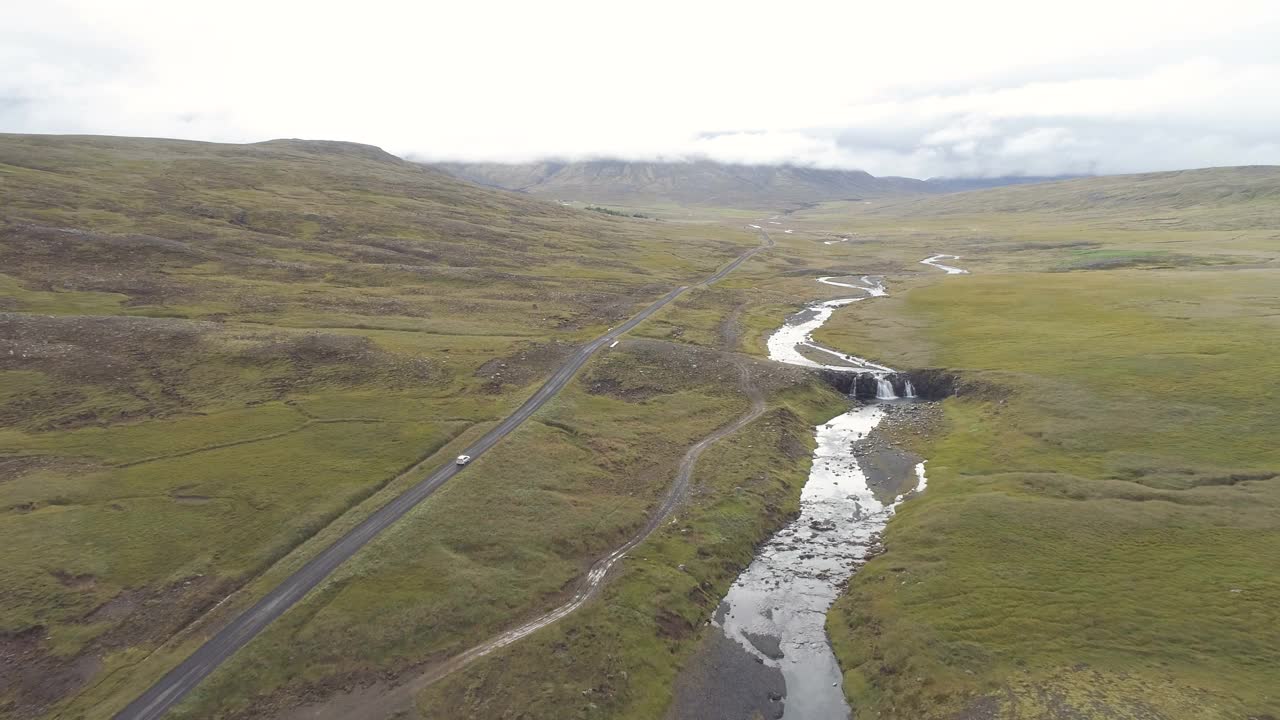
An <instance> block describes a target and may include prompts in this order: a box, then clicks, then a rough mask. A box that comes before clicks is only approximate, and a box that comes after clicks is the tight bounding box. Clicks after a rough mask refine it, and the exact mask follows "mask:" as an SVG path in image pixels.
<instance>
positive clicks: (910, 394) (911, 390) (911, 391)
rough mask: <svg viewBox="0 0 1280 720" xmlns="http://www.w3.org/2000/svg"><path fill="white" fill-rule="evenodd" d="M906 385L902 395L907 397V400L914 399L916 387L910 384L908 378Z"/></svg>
mask: <svg viewBox="0 0 1280 720" xmlns="http://www.w3.org/2000/svg"><path fill="white" fill-rule="evenodd" d="M906 383H907V387H906V389H905V390H903V393H902V394H903V395H904V396H906V397H909V398H913V397H915V396H916V386H915V385H912V384H911V379H910V378H908V379H907V380H906Z"/></svg>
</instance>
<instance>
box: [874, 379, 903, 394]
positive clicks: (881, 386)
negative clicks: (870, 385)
mask: <svg viewBox="0 0 1280 720" xmlns="http://www.w3.org/2000/svg"><path fill="white" fill-rule="evenodd" d="M876 399H877V400H896V399H898V394H897V393H895V392H894V391H893V382H892V381H890V380H889V378H888V377H885V376H883V375H877V376H876Z"/></svg>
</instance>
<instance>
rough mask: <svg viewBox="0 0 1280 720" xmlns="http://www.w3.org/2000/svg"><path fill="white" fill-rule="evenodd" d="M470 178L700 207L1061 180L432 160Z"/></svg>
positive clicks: (703, 163)
mask: <svg viewBox="0 0 1280 720" xmlns="http://www.w3.org/2000/svg"><path fill="white" fill-rule="evenodd" d="M426 164H427V165H428V166H430V167H434V168H437V169H439V170H442V171H444V172H446V173H449V174H450V175H453V176H454V177H457V178H460V179H463V180H468V181H470V182H473V183H476V184H479V185H486V186H490V187H497V188H501V189H504V190H514V191H516V192H523V193H528V194H533V195H547V196H552V197H554V198H556V199H560V200H582V201H585V202H606V203H608V202H614V203H629V202H674V203H677V204H682V203H687V204H694V205H746V206H770V207H772V206H774V205H777V204H779V203H781V204H795V203H808V202H821V201H828V200H860V199H863V198H879V197H887V196H903V195H931V194H939V193H948V192H961V191H965V190H973V189H980V188H987V187H998V186H1003V185H1015V184H1026V183H1035V182H1051V181H1055V180H1061V179H1064V178H1058V177H1005V178H931V179H928V180H919V179H916V178H908V177H898V176H884V177H877V176H874V175H872V174H870V173H868V172H866V171H864V170H833V169H825V168H814V167H805V166H800V165H790V164H783V165H745V164H727V163H718V162H714V161H711V160H690V161H681V162H652V161H628V160H616V159H596V160H582V161H565V160H542V161H537V162H530V163H488V162H485V163H467V162H439V163H426Z"/></svg>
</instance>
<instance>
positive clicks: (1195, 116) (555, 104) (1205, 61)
mask: <svg viewBox="0 0 1280 720" xmlns="http://www.w3.org/2000/svg"><path fill="white" fill-rule="evenodd" d="M0 68H4V71H3V72H2V73H0V131H2V132H20V133H91V134H107V135H133V136H157V137H176V138H187V139H195V140H210V141H217V142H254V141H259V140H266V139H271V138H279V137H302V138H311V139H328V140H350V141H355V142H363V143H370V144H373V145H377V146H379V147H382V148H384V149H386V150H388V151H390V152H393V153H395V154H397V155H401V156H404V157H411V158H414V159H423V160H473V161H475V160H484V161H503V162H525V161H531V160H537V159H544V158H557V159H565V160H574V159H586V158H597V157H616V158H622V159H643V160H683V159H693V158H709V159H713V160H718V161H723V162H735V163H752V164H757V163H758V164H779V163H791V164H797V165H805V166H815V167H826V168H845V169H861V170H867V171H869V172H871V173H873V174H876V175H904V176H910V177H922V178H923V177H940V176H945V177H961V176H963V177H993V176H1002V175H1059V174H1112V173H1126V172H1142V171H1152V170H1173V169H1183V168H1193V167H1208V166H1220V165H1248V164H1280V2H1275V1H1274V0H1267V1H1256V0H1215V2H1213V3H1204V2H1195V3H1191V2H1180V0H1160V1H1159V2H1148V1H1146V0H1105V1H1096V0H1072V2H1060V3H1054V4H1052V5H1050V4H1048V3H1037V2H1028V1H1027V0H1018V1H1017V2H1006V1H1004V0H966V1H965V2H956V1H955V0H950V1H949V2H932V1H930V0H920V1H918V2H899V3H890V2H875V3H870V2H853V1H846V2H812V1H809V0H788V1H787V2H776V1H775V2H769V3H756V2H748V1H746V0H738V1H736V2H720V1H719V0H703V1H699V0H680V1H678V2H671V1H668V0H646V1H645V2H632V3H626V4H623V3H616V2H614V3H609V2H599V0H595V1H593V2H577V1H576V0H526V1H525V2H490V1H486V0H465V1H459V0H453V1H449V2H445V1H443V0H425V1H420V2H412V3H397V2H385V1H383V0H361V1H360V2H351V1H350V0H348V1H347V2H342V3H329V2H324V1H323V0H308V1H307V2H293V1H292V0H254V1H253V2H246V1H244V0H223V1H221V2H217V3H208V2H187V1H184V0H169V1H168V2H150V1H142V0H113V1H112V2H110V3H107V2H102V0H45V1H44V2H39V3H36V2H14V3H12V5H11V6H10V7H8V8H6V10H5V22H4V23H3V25H0Z"/></svg>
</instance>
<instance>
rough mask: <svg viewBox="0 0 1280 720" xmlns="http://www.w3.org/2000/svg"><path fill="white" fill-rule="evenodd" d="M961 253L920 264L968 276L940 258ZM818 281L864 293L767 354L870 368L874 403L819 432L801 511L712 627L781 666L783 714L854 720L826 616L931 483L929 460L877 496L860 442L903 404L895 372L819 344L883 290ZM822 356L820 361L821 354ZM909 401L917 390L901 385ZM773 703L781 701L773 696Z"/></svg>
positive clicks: (867, 281) (833, 366)
mask: <svg viewBox="0 0 1280 720" xmlns="http://www.w3.org/2000/svg"><path fill="white" fill-rule="evenodd" d="M940 259H958V258H955V256H944V255H936V256H933V257H931V258H927V259H926V260H924V261H922V262H924V263H925V264H927V265H931V266H933V267H937V268H938V269H940V270H943V271H945V272H947V273H948V274H959V273H963V272H965V271H964V270H961V269H959V268H953V267H950V266H946V265H941V264H938V262H937V261H938V260H940ZM817 281H818V282H820V283H823V284H825V285H831V286H835V287H844V288H850V289H853V290H858V291H861V293H862V294H861V295H860V296H858V297H851V298H842V299H837V300H826V301H822V302H817V303H814V304H812V305H810V306H809V307H807V308H805V309H804V310H802V311H800V312H799V313H796V314H795V315H793V316H791V317H790V318H788V319H787V321H786V323H785V324H784V325H783V326H782V327H781V328H779V329H778V330H777V331H775V332H774V333H773V335H771V336H770V337H769V340H768V348H769V358H770V359H771V360H776V361H778V362H784V363H788V364H791V365H800V366H803V367H811V368H823V369H826V370H832V371H837V372H849V373H856V374H858V375H864V374H869V375H871V376H873V377H874V378H875V379H876V383H877V392H876V397H877V401H876V402H874V403H871V404H867V405H861V406H857V407H854V408H853V409H851V410H849V411H848V412H845V413H843V414H840V415H837V416H836V417H834V418H832V419H831V420H829V421H828V422H826V423H823V424H822V425H819V426H817V427H816V428H815V434H816V438H817V448H816V449H815V450H814V453H813V464H812V466H811V468H810V470H809V479H808V481H807V482H806V483H805V486H804V489H803V491H802V492H801V496H800V516H799V517H798V518H796V519H795V520H794V521H792V522H791V523H790V524H788V525H787V526H786V527H784V528H783V529H782V530H780V531H779V532H778V533H777V534H775V535H774V536H773V537H772V538H770V540H769V541H768V542H767V543H766V544H765V545H764V546H763V547H762V548H761V550H760V551H759V553H758V554H757V555H756V557H755V559H754V560H753V561H752V563H751V565H750V566H749V567H748V568H747V569H746V571H744V572H743V573H742V574H741V575H740V576H738V579H737V580H736V581H734V584H733V586H732V587H731V588H730V589H729V592H728V593H727V594H726V596H725V598H724V600H723V601H722V602H721V604H720V607H719V608H718V609H717V611H716V614H715V617H714V619H713V621H712V622H713V623H714V624H715V625H716V626H718V627H719V628H720V629H721V630H722V631H723V632H724V634H725V636H726V637H728V638H729V639H730V640H733V641H734V642H736V643H738V644H739V645H740V646H741V647H742V648H743V649H744V650H746V651H747V652H748V653H750V654H751V655H752V656H754V657H755V658H756V659H757V661H758V662H760V663H762V664H764V665H766V666H769V667H772V668H777V670H778V671H780V672H781V673H782V677H783V681H784V682H785V686H786V693H785V696H784V698H783V703H784V704H783V705H782V711H783V714H782V715H781V717H785V718H788V719H790V720H833V719H835V718H848V717H849V715H850V709H849V706H848V704H847V703H846V702H845V697H844V691H843V689H842V688H841V674H840V667H839V664H838V663H837V662H836V658H835V654H834V653H833V652H832V650H831V645H830V642H829V641H828V638H827V633H826V615H827V610H828V609H829V608H830V607H831V604H832V603H833V602H835V600H836V598H837V597H838V596H839V594H840V589H841V588H842V587H843V586H844V584H845V582H846V581H847V580H848V579H849V578H850V577H851V576H852V575H853V573H854V572H855V571H856V570H857V569H858V567H859V566H861V565H862V563H863V562H865V561H866V559H867V555H868V551H869V549H870V548H872V547H874V546H875V545H876V544H877V543H878V538H879V535H880V532H881V531H882V530H883V529H884V526H885V523H887V522H888V520H889V518H890V517H892V516H893V513H894V509H895V508H896V507H897V505H898V503H900V502H901V501H902V500H903V497H904V495H905V494H910V493H918V492H922V491H924V489H925V487H926V486H927V485H928V480H927V478H926V476H925V463H924V462H920V463H918V464H916V465H915V466H914V470H915V473H914V478H906V479H905V480H907V481H910V480H914V483H911V484H910V485H908V484H907V482H903V481H904V478H897V480H898V482H899V487H904V488H907V489H906V490H904V494H899V495H897V496H896V497H895V498H893V499H892V500H888V501H885V500H884V499H882V498H877V497H876V494H875V493H874V492H873V491H872V489H871V486H870V484H869V483H868V479H867V475H866V473H865V472H864V469H863V467H862V466H861V465H860V464H859V462H858V451H859V447H861V446H862V445H863V444H864V441H866V439H867V438H868V436H869V435H870V434H871V432H872V431H873V430H874V429H875V428H876V426H877V425H879V424H880V421H881V420H882V419H883V418H884V415H885V412H884V406H883V405H882V402H885V401H891V400H897V399H898V398H897V396H896V394H895V392H894V386H893V385H892V384H891V382H890V380H889V378H890V376H891V375H894V374H895V371H894V370H893V369H891V368H889V367H886V366H884V365H880V364H877V363H874V362H871V361H870V360H867V359H866V358H861V357H858V356H855V355H849V354H847V353H842V352H840V351H837V350H834V349H831V348H828V347H825V346H823V345H821V344H819V343H817V342H815V341H814V340H813V336H812V334H813V332H814V331H815V330H817V329H818V328H819V327H821V326H822V324H823V323H825V322H826V321H827V320H828V319H830V317H831V315H832V313H833V312H835V310H836V309H837V308H840V307H844V306H845V305H849V304H851V303H854V302H858V301H861V300H865V299H867V298H871V297H879V296H883V295H885V294H886V292H887V291H886V289H885V286H884V284H883V282H882V281H881V280H879V279H877V278H874V277H872V276H862V277H860V278H857V279H854V280H842V279H837V278H836V277H821V278H818V279H817ZM815 358H818V359H815ZM903 384H904V385H905V388H906V392H905V393H904V394H905V395H906V396H907V397H913V396H914V392H913V389H912V388H911V385H910V382H909V381H906V382H905V383H903ZM772 699H776V698H772Z"/></svg>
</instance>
